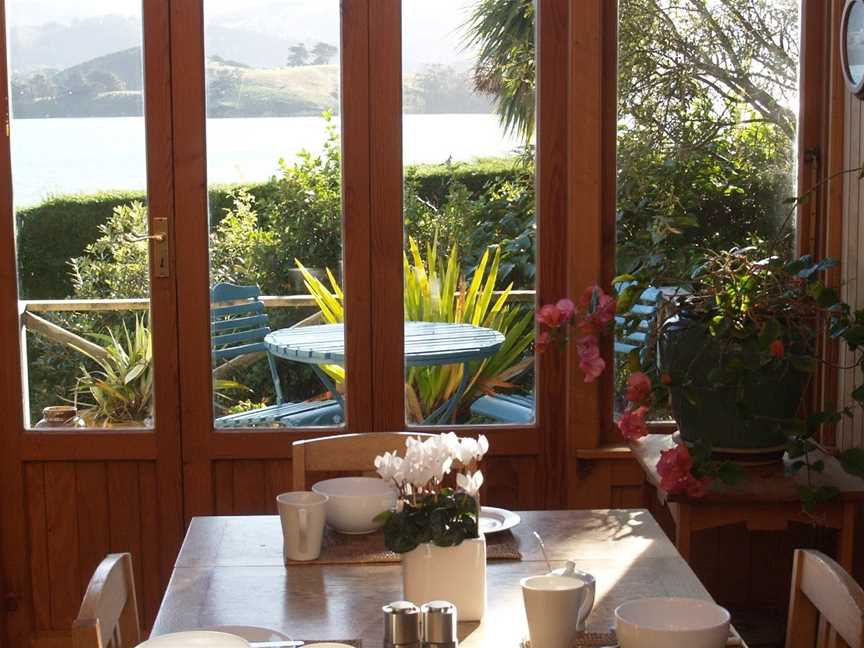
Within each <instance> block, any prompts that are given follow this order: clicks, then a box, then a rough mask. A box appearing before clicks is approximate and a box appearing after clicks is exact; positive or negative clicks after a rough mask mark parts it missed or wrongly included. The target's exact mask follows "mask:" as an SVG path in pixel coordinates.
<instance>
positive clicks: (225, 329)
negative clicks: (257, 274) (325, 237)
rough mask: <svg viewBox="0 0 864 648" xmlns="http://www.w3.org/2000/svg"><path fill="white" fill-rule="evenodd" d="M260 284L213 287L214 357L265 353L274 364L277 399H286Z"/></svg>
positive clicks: (273, 377)
mask: <svg viewBox="0 0 864 648" xmlns="http://www.w3.org/2000/svg"><path fill="white" fill-rule="evenodd" d="M260 297H261V289H260V288H259V287H258V286H235V285H234V284H229V283H219V284H216V285H215V286H213V289H212V290H211V291H210V304H211V308H210V336H211V343H212V347H211V349H212V353H213V359H214V360H216V361H221V360H230V359H231V358H236V357H238V356H244V355H247V354H249V353H263V354H264V355H265V356H266V357H267V363H268V364H269V366H270V376H271V378H272V379H273V388H274V389H275V390H276V401H277V402H278V403H281V402H282V400H283V399H282V387H281V385H280V384H279V374H278V373H277V372H276V363H275V362H274V361H273V356H271V355H270V354H269V353H268V352H267V347H266V346H264V336H265V335H267V334H268V333H269V332H270V320H269V318H268V317H267V311H266V310H265V308H264V304H263V303H262V302H261V299H260Z"/></svg>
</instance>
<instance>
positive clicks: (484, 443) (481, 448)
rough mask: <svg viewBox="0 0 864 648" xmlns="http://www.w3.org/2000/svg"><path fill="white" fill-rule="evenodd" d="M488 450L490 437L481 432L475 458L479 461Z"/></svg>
mask: <svg viewBox="0 0 864 648" xmlns="http://www.w3.org/2000/svg"><path fill="white" fill-rule="evenodd" d="M487 452H489V439H487V438H486V435H485V434H481V435H480V436H479V437H477V454H475V455H474V458H475V459H476V460H477V461H482V460H483V457H484V456H485V455H486V453H487Z"/></svg>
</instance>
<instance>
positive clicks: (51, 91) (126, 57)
mask: <svg viewBox="0 0 864 648" xmlns="http://www.w3.org/2000/svg"><path fill="white" fill-rule="evenodd" d="M206 82H207V114H208V116H210V117H298V116H310V115H320V114H321V113H322V112H324V111H325V110H332V111H334V112H338V108H339V66H338V65H337V64H335V63H330V64H324V65H314V64H311V65H307V64H303V65H291V66H283V67H270V68H262V67H250V66H248V65H245V64H243V63H238V62H235V61H228V60H225V59H222V58H220V57H211V58H210V59H209V60H208V61H207V76H206ZM141 86H142V64H141V48H140V47H133V48H129V49H125V50H121V51H118V52H114V53H112V54H108V55H106V56H100V57H98V58H94V59H91V60H89V61H86V62H84V63H80V64H78V65H75V66H72V67H69V68H66V69H64V70H60V71H56V70H41V71H39V72H34V73H31V74H27V75H17V76H15V77H14V78H13V79H12V109H13V115H14V116H15V118H17V119H26V118H44V117H133V116H139V115H142V114H143V101H142V96H141ZM404 106H405V112H408V113H448V112H450V113H486V112H492V111H493V109H492V105H491V103H490V101H489V99H488V98H486V97H482V96H478V95H477V94H475V93H474V90H473V83H472V80H471V76H470V73H468V72H464V71H462V72H460V71H457V70H455V69H453V68H449V67H445V66H430V67H428V68H427V69H426V70H424V71H422V72H421V73H419V74H413V75H409V76H406V78H405V97H404Z"/></svg>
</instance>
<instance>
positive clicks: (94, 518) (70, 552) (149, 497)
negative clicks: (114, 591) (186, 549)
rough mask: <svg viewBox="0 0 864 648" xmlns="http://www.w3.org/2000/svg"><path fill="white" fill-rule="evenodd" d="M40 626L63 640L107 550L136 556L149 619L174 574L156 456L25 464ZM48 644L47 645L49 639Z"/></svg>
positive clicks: (44, 637)
mask: <svg viewBox="0 0 864 648" xmlns="http://www.w3.org/2000/svg"><path fill="white" fill-rule="evenodd" d="M24 477H25V484H24V488H25V495H26V503H27V514H28V519H27V534H28V537H29V548H30V552H29V554H30V556H29V562H30V565H29V566H30V574H31V578H32V581H33V590H32V592H33V593H32V603H33V612H34V622H35V627H34V631H35V632H36V633H37V635H38V636H39V637H41V639H40V643H44V644H46V645H49V644H54V643H62V642H63V641H64V638H65V637H66V633H68V631H69V629H70V627H71V624H72V621H73V619H74V618H75V616H76V615H77V614H78V607H79V606H80V605H81V598H82V596H83V595H84V591H85V589H86V588H87V583H88V582H89V580H90V577H91V575H92V574H93V571H94V570H95V569H96V566H97V565H98V564H99V562H100V561H101V560H102V559H103V558H104V557H105V555H106V554H108V553H111V552H125V551H128V552H130V553H131V554H132V559H133V564H134V569H135V578H136V586H137V589H138V601H139V605H140V608H141V609H140V613H141V618H142V623H143V624H144V625H145V626H146V627H149V625H150V624H151V623H152V622H153V619H154V618H155V616H156V611H157V610H158V608H159V603H160V602H161V599H162V592H163V591H164V587H165V585H166V584H167V580H168V577H169V576H170V573H169V570H167V569H165V568H163V567H162V565H161V559H160V546H161V545H160V537H161V536H160V531H161V527H160V522H159V506H160V499H159V493H158V489H157V480H156V465H155V463H154V462H152V461H111V462H65V461H54V462H33V463H28V464H25V469H24ZM46 642H47V643H46Z"/></svg>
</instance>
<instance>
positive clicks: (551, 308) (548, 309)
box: [534, 304, 565, 328]
mask: <svg viewBox="0 0 864 648" xmlns="http://www.w3.org/2000/svg"><path fill="white" fill-rule="evenodd" d="M534 318H535V319H536V320H537V321H538V322H540V323H541V324H545V325H546V326H548V327H549V328H558V327H559V326H561V325H562V324H564V322H565V320H564V316H563V315H562V313H561V311H560V310H559V308H558V307H557V306H556V305H555V304H546V305H545V306H543V307H542V308H541V309H540V310H539V311H537V314H536V315H535V316H534Z"/></svg>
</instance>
